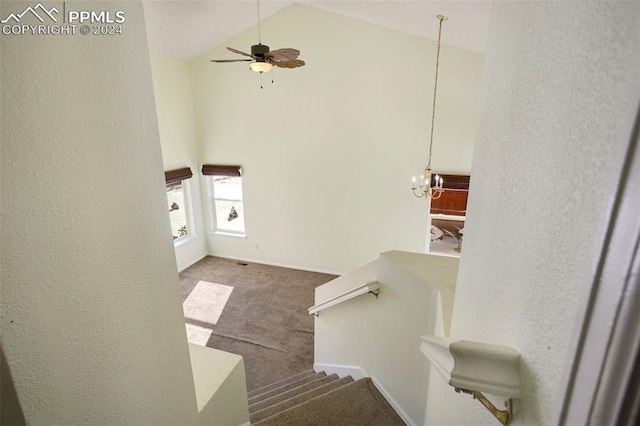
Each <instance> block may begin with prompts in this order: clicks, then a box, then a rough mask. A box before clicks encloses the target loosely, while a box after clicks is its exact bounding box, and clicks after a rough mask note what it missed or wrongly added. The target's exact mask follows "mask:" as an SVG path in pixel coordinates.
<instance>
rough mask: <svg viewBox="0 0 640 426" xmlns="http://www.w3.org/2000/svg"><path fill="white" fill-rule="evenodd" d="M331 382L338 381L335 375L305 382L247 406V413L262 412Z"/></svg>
mask: <svg viewBox="0 0 640 426" xmlns="http://www.w3.org/2000/svg"><path fill="white" fill-rule="evenodd" d="M333 380H338V375H337V374H331V375H329V376H324V377H320V378H319V379H316V380H312V381H310V382H305V383H304V384H302V385H300V386H298V387H296V388H293V389H289V390H285V391H282V392H280V393H278V394H276V395H273V396H271V397H268V398H264V399H261V400H260V401H255V402H253V403H251V404H249V413H252V412H254V411H258V410H262V409H263V408H265V407H268V406H269V405H273V404H277V403H278V402H281V401H284V400H285V399H289V398H291V397H292V396H295V395H299V394H301V393H304V392H307V391H310V390H311V389H314V388H317V387H320V386H323V385H325V384H327V383H329V382H331V381H333Z"/></svg>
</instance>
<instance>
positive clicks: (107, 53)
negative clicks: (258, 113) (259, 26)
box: [0, 2, 197, 425]
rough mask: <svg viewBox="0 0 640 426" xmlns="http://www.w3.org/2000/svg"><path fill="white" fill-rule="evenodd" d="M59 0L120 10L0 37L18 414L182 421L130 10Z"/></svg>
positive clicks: (180, 342) (176, 299) (7, 276)
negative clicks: (112, 26) (70, 32)
mask: <svg viewBox="0 0 640 426" xmlns="http://www.w3.org/2000/svg"><path fill="white" fill-rule="evenodd" d="M29 5H31V6H33V3H24V2H23V3H16V2H2V7H1V9H0V11H1V13H0V15H2V16H7V15H8V13H9V12H20V11H21V10H23V9H24V8H25V7H26V6H29ZM67 6H68V7H74V8H77V9H78V10H80V9H86V10H114V9H117V8H124V10H125V11H126V19H127V20H126V22H125V24H124V33H123V34H122V35H121V36H111V37H107V36H92V35H87V36H82V35H80V34H77V35H75V36H28V35H25V36H5V35H3V36H2V38H1V43H2V44H1V46H2V95H1V96H2V118H1V119H2V121H1V128H2V147H1V165H2V167H1V172H2V174H1V176H2V198H1V199H2V227H1V236H2V251H1V253H2V258H1V262H2V263H1V267H2V272H1V278H2V301H1V308H2V314H1V317H0V320H1V330H2V349H3V352H4V355H5V356H6V360H7V364H8V366H9V368H10V370H11V374H12V378H13V382H14V385H15V388H16V390H17V395H18V397H19V398H20V402H21V404H22V408H23V409H24V414H25V418H26V420H27V422H28V423H29V424H34V425H37V424H69V425H71V424H87V425H88V424H162V423H172V424H186V423H193V422H194V420H195V415H196V412H197V409H196V401H195V394H194V392H195V391H194V387H193V380H192V376H191V369H190V363H189V354H188V349H187V341H186V334H185V330H184V322H183V318H182V309H181V304H180V295H179V289H178V279H177V275H176V264H175V260H174V255H173V247H172V244H171V236H170V234H169V232H167V230H168V229H169V223H168V221H169V218H168V212H167V209H166V199H165V195H164V179H163V170H162V159H161V155H160V143H159V140H158V127H157V121H156V116H155V111H154V100H153V89H152V86H151V70H150V66H149V56H148V52H147V46H146V35H145V30H144V20H143V14H142V6H141V4H140V2H126V3H124V2H123V3H114V2H87V3H83V2H73V5H71V4H70V2H67ZM16 9H19V10H16ZM3 379H4V377H3ZM4 409H5V407H4V406H3V410H4Z"/></svg>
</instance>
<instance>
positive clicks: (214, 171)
mask: <svg viewBox="0 0 640 426" xmlns="http://www.w3.org/2000/svg"><path fill="white" fill-rule="evenodd" d="M202 174H203V175H204V176H205V177H206V178H207V190H208V193H209V222H210V226H211V232H212V233H214V234H216V235H227V236H232V237H239V238H246V236H247V226H246V225H247V224H246V221H245V210H244V206H245V203H244V179H243V178H242V177H243V176H242V167H241V166H236V165H213V164H204V165H203V166H202ZM225 177H226V178H233V177H237V178H240V189H241V193H242V198H241V199H231V198H222V197H217V196H216V193H215V189H214V187H215V180H216V178H225ZM218 201H226V202H236V203H242V225H243V226H242V227H243V229H244V230H243V231H235V230H233V229H224V228H221V227H220V226H219V224H218V220H217V214H216V212H217V202H218Z"/></svg>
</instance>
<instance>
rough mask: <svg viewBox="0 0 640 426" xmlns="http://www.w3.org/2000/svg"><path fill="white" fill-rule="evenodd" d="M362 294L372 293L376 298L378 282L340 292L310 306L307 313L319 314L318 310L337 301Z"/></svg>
mask: <svg viewBox="0 0 640 426" xmlns="http://www.w3.org/2000/svg"><path fill="white" fill-rule="evenodd" d="M363 294H373V295H374V296H376V298H377V297H378V294H380V283H379V282H378V281H371V282H368V283H364V284H362V285H360V286H358V287H356V288H354V289H351V290H349V291H345V292H344V293H342V294H339V295H337V296H335V297H332V298H331V299H329V300H327V301H326V302H322V303H319V304H317V305H315V306H312V307H310V308H309V315H315V316H319V315H320V311H322V310H325V309H327V308H330V307H331V306H335V305H337V304H339V303H342V302H346V301H347V300H350V299H353V298H354V297H358V296H361V295H363Z"/></svg>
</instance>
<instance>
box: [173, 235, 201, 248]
mask: <svg viewBox="0 0 640 426" xmlns="http://www.w3.org/2000/svg"><path fill="white" fill-rule="evenodd" d="M195 239H196V237H195V235H186V236H184V237H180V238H178V239H177V240H173V248H178V247H180V246H181V245H184V244H186V243H189V242H191V241H194V240H195Z"/></svg>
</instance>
